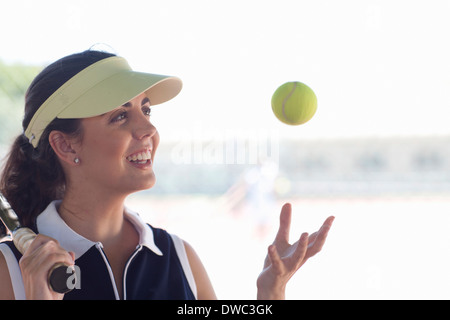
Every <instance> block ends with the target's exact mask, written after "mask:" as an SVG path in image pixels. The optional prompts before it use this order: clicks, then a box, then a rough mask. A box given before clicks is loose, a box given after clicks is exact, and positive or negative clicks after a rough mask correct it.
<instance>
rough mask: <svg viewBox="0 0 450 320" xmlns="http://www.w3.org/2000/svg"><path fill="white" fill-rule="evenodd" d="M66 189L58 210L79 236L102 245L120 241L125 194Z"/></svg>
mask: <svg viewBox="0 0 450 320" xmlns="http://www.w3.org/2000/svg"><path fill="white" fill-rule="evenodd" d="M83 193H84V194H80V193H75V192H71V191H70V190H67V192H66V195H65V196H64V199H63V201H62V203H61V205H60V207H59V208H58V212H59V214H60V216H61V218H62V219H63V220H64V222H65V223H66V224H67V225H68V226H69V227H70V228H71V229H73V230H74V231H75V232H77V233H78V234H80V235H82V236H83V237H85V238H87V239H89V240H91V241H94V242H102V243H103V245H104V246H105V245H107V244H109V243H111V244H113V243H114V242H116V241H120V238H121V236H122V235H123V228H124V223H125V222H124V221H125V219H124V214H123V212H124V201H125V196H123V197H120V196H117V195H114V196H112V195H109V194H104V195H100V194H99V193H98V192H83Z"/></svg>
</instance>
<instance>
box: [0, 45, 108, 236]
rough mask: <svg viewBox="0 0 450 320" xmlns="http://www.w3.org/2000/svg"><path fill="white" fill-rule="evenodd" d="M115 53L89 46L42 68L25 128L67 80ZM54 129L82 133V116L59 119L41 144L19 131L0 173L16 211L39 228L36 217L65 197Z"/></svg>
mask: <svg viewBox="0 0 450 320" xmlns="http://www.w3.org/2000/svg"><path fill="white" fill-rule="evenodd" d="M111 56H114V54H111V53H107V52H102V51H93V50H87V51H84V52H81V53H76V54H73V55H70V56H67V57H64V58H62V59H60V60H58V61H56V62H54V63H52V64H50V65H49V66H47V67H46V68H45V69H44V70H42V71H41V72H40V73H39V74H38V75H37V76H36V78H34V80H33V81H32V82H31V84H30V86H29V88H28V90H27V92H26V94H25V115H24V118H23V121H22V127H23V130H24V131H25V130H26V128H27V127H28V124H29V123H30V121H31V118H32V117H33V115H34V114H35V112H36V111H37V110H38V109H39V107H40V106H41V105H42V104H43V103H44V101H45V100H47V98H48V97H50V96H51V95H52V94H53V93H54V92H55V91H56V90H57V89H58V88H59V87H61V86H62V85H63V84H64V83H65V82H66V81H68V80H69V79H70V78H72V77H73V76H74V75H75V74H77V73H78V72H80V71H81V70H83V69H85V68H86V67H88V66H90V65H91V64H93V63H95V62H97V61H100V60H102V59H105V58H108V57H111ZM53 130H58V131H61V132H64V133H66V134H70V135H72V136H74V137H81V134H82V132H81V126H80V120H78V119H55V120H53V121H52V122H51V123H50V124H49V125H48V126H47V128H46V129H45V131H44V133H43V134H42V136H41V138H40V140H39V144H38V146H37V148H33V146H32V145H31V144H30V143H29V141H28V138H27V137H26V136H25V135H24V134H21V135H19V136H18V137H17V138H16V139H15V141H14V143H13V145H12V147H11V150H10V152H9V155H8V156H7V160H6V163H5V166H4V169H3V172H2V174H1V177H0V191H1V192H2V193H3V195H4V196H5V197H6V199H8V201H9V203H10V204H11V207H12V208H13V209H14V211H16V213H17V215H18V216H19V219H20V222H21V223H22V225H24V226H27V227H29V228H32V229H34V230H35V231H36V227H35V222H36V217H37V216H38V215H39V214H40V213H41V212H42V211H43V210H44V209H45V208H46V207H47V206H48V204H49V203H50V202H51V201H53V200H57V199H61V198H62V197H63V196H64V191H65V176H64V172H63V169H62V166H61V165H60V163H59V160H58V157H57V156H56V154H55V152H54V151H53V148H52V147H51V146H50V143H49V141H48V137H49V134H50V132H51V131H53Z"/></svg>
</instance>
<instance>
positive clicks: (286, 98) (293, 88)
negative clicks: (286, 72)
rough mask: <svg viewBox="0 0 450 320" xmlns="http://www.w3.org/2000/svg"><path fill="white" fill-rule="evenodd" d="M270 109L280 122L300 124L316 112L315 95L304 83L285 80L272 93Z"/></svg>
mask: <svg viewBox="0 0 450 320" xmlns="http://www.w3.org/2000/svg"><path fill="white" fill-rule="evenodd" d="M272 110H273V113H274V114H275V116H276V117H277V118H278V119H279V120H280V121H281V122H284V123H286V124H289V125H300V124H303V123H305V122H308V121H309V120H310V119H311V118H312V117H313V116H314V114H315V113H316V110H317V97H316V95H315V93H314V91H312V90H311V88H310V87H308V86H307V85H306V84H304V83H301V82H298V81H294V82H286V83H285V84H282V85H281V86H279V87H278V89H277V90H275V92H274V93H273V96H272Z"/></svg>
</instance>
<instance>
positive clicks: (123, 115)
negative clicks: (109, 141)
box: [112, 112, 127, 122]
mask: <svg viewBox="0 0 450 320" xmlns="http://www.w3.org/2000/svg"><path fill="white" fill-rule="evenodd" d="M126 118H127V113H126V112H122V113H120V114H119V115H118V116H116V117H114V118H113V119H112V122H118V121H122V120H123V119H126Z"/></svg>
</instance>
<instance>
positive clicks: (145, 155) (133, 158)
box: [127, 150, 152, 164]
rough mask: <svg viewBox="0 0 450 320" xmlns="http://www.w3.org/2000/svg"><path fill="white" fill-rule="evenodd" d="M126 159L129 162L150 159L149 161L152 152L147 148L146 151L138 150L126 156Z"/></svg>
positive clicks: (142, 161) (144, 161)
mask: <svg viewBox="0 0 450 320" xmlns="http://www.w3.org/2000/svg"><path fill="white" fill-rule="evenodd" d="M127 160H128V161H130V162H136V163H139V164H144V163H146V162H147V161H148V160H150V161H151V160H152V154H151V153H150V151H148V150H147V151H146V152H139V153H135V154H132V155H131V156H128V157H127Z"/></svg>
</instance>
